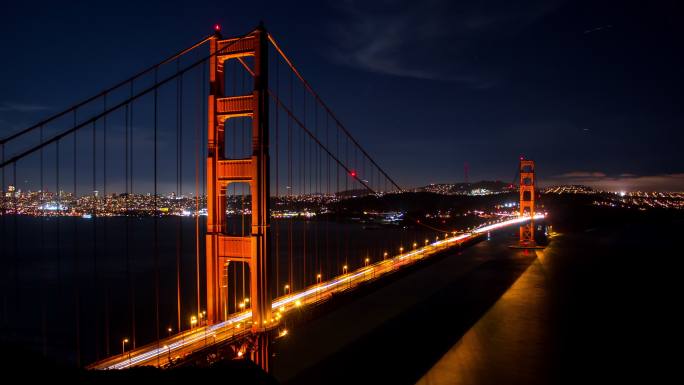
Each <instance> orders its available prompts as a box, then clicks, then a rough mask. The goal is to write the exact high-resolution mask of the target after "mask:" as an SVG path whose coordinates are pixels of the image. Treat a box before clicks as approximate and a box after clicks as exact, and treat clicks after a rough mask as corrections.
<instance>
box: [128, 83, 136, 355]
mask: <svg viewBox="0 0 684 385" xmlns="http://www.w3.org/2000/svg"><path fill="white" fill-rule="evenodd" d="M134 86H135V85H134V83H133V81H131V96H133V88H134ZM134 106H135V102H134V101H131V108H130V109H131V116H130V122H129V128H130V150H129V151H130V154H129V155H130V157H131V159H130V165H129V166H130V172H129V175H130V178H131V189H130V191H129V193H130V194H131V195H135V186H134V184H133V182H134V181H135V177H134V174H133V170H135V165H134V160H135V156H134V152H135V151H134V150H135V147H134V146H133V143H134V142H133V134H134V132H135V131H134V130H133V107H134ZM129 198H130V197H129ZM126 237H127V238H126V239H128V237H129V235H128V234H126ZM126 247H127V250H128V247H129V245H128V244H127V245H126ZM130 277H131V282H130V293H131V334H132V335H131V342H132V344H131V345H132V347H133V349H135V346H136V335H137V333H136V315H135V275H131V276H130Z"/></svg>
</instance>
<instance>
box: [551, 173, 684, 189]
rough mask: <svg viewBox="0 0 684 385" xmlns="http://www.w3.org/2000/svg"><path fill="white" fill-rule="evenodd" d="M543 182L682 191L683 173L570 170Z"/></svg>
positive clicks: (609, 187) (606, 187)
mask: <svg viewBox="0 0 684 385" xmlns="http://www.w3.org/2000/svg"><path fill="white" fill-rule="evenodd" d="M545 184H551V185H553V184H581V185H585V186H590V187H594V188H598V189H601V190H607V191H634V190H641V191H684V173H678V174H659V175H635V174H630V173H622V174H619V175H615V176H611V175H607V174H606V173H603V172H599V171H592V172H586V171H572V172H567V173H564V174H560V175H556V176H553V177H551V178H548V179H546V181H545Z"/></svg>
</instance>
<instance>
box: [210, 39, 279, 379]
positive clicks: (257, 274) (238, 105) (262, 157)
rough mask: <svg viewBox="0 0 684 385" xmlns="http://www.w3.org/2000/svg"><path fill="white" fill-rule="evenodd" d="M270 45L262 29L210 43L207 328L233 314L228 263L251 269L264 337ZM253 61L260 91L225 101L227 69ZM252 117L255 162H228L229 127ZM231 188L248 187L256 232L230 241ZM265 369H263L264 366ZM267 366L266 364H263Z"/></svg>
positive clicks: (267, 317) (257, 325) (255, 311)
mask: <svg viewBox="0 0 684 385" xmlns="http://www.w3.org/2000/svg"><path fill="white" fill-rule="evenodd" d="M267 44H268V41H267V33H266V30H265V29H264V28H263V27H262V26H260V27H258V28H257V29H255V30H254V31H253V32H252V33H251V34H249V35H247V36H246V37H242V38H230V39H222V37H221V35H220V34H219V33H218V32H217V33H216V34H215V35H214V36H213V37H212V38H211V40H210V52H211V58H210V61H209V87H210V88H209V101H208V114H209V118H208V127H207V129H208V135H207V139H208V158H207V235H206V274H207V277H206V295H207V322H208V323H210V324H213V323H217V322H220V321H223V320H224V318H225V314H226V313H227V311H225V310H226V309H225V308H224V307H225V306H227V303H228V302H227V301H224V299H225V298H222V297H225V296H227V292H226V291H222V290H220V283H221V277H222V276H223V275H224V273H225V271H226V269H227V266H228V263H230V262H235V263H246V264H247V266H248V269H249V281H250V288H249V290H250V293H249V295H250V297H249V298H250V307H251V310H252V321H253V327H252V330H253V331H254V332H258V333H260V332H264V331H266V330H267V329H269V326H270V325H269V324H270V323H271V322H270V321H271V295H270V290H269V284H268V277H269V264H268V247H269V222H270V219H269V151H268V146H269V144H268V116H269V115H268V104H269V103H268V95H267V90H268V75H267V74H268V67H267V65H268V57H267V53H268V45H267ZM246 57H252V58H253V63H254V64H253V66H252V68H251V70H250V72H251V73H252V75H253V79H254V89H253V91H252V92H251V93H250V94H247V95H233V96H226V95H225V72H224V68H225V63H226V61H228V60H240V61H241V63H242V64H243V65H245V66H246V67H247V66H248V65H247V63H246V60H244V59H243V58H246ZM242 117H249V118H251V121H252V151H251V157H249V158H245V159H227V158H226V149H225V126H226V122H227V121H228V120H230V119H234V118H242ZM231 183H248V184H249V189H250V194H251V211H252V213H251V232H250V235H248V236H244V237H242V236H230V235H229V234H228V232H227V223H226V222H227V220H226V190H227V187H228V185H229V184H231ZM260 364H261V363H260ZM262 366H263V364H262Z"/></svg>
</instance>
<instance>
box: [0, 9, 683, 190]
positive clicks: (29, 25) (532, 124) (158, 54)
mask: <svg viewBox="0 0 684 385" xmlns="http://www.w3.org/2000/svg"><path fill="white" fill-rule="evenodd" d="M682 10H683V7H682V5H677V2H676V1H668V2H659V1H652V2H641V3H640V4H634V5H632V4H628V3H627V2H622V1H616V2H609V1H574V2H572V1H483V2H466V1H447V0H433V1H377V2H373V1H327V0H325V1H319V2H311V3H306V2H286V1H273V2H267V1H261V2H259V1H240V2H232V1H226V0H223V1H211V0H204V1H197V2H181V1H174V0H169V1H159V2H154V1H136V2H123V1H110V2H93V1H90V2H81V3H79V2H54V1H51V2H47V1H46V2H40V1H30V2H23V1H21V2H20V1H11V2H5V3H4V4H3V6H2V11H1V12H0V42H1V44H2V49H3V53H2V62H1V64H0V69H1V71H0V85H1V87H0V136H4V135H6V134H8V133H10V132H12V131H14V130H17V129H20V128H22V127H24V126H27V125H29V124H31V123H34V122H36V121H37V120H39V119H40V118H43V117H45V116H48V115H50V114H51V113H55V112H58V111H60V110H61V109H63V108H65V107H67V106H68V105H70V104H72V103H75V102H77V101H79V100H81V99H83V98H85V97H87V96H90V95H91V94H94V93H96V92H98V91H100V90H102V89H104V88H105V87H107V86H109V85H111V84H113V83H115V82H117V81H119V80H122V79H124V78H126V77H128V76H129V75H131V74H133V73H134V72H136V71H138V70H140V69H142V68H144V67H146V66H149V65H151V64H153V63H155V62H157V61H158V60H159V59H161V58H162V57H165V56H168V55H169V54H171V53H173V52H175V51H177V50H179V49H181V48H183V47H185V46H187V45H189V44H191V43H192V42H194V41H196V40H198V39H199V38H201V37H202V36H204V35H206V34H208V33H210V32H211V27H212V25H213V24H214V23H220V24H221V25H222V26H223V31H224V35H226V36H228V35H239V34H243V33H245V32H247V31H249V30H250V29H251V28H253V27H254V26H256V25H257V24H258V23H259V21H260V20H263V21H264V23H265V25H266V27H267V28H268V29H269V31H270V32H271V33H273V34H274V36H276V38H277V39H278V40H279V41H280V43H281V44H282V45H283V46H284V47H285V49H286V50H287V52H288V53H289V55H290V56H291V57H292V58H293V59H294V60H295V63H296V64H297V65H298V67H299V68H300V69H301V70H302V72H303V74H304V76H305V77H307V78H308V80H309V81H310V82H311V83H312V85H313V86H314V88H315V89H316V90H317V91H318V92H319V94H320V95H321V96H322V97H323V98H324V99H325V100H326V101H327V103H328V104H329V105H330V106H331V107H332V108H333V109H334V110H335V111H336V113H337V115H338V116H339V117H340V118H341V120H342V121H343V122H345V124H346V126H347V127H348V128H349V129H350V130H351V131H352V133H353V134H354V135H355V136H356V137H357V138H358V139H359V141H360V142H361V143H362V144H363V145H364V146H365V147H366V148H367V149H368V150H369V152H370V153H371V154H373V155H374V156H375V158H376V159H377V160H378V161H379V162H380V164H381V165H384V167H385V168H386V169H387V170H388V172H389V173H390V174H391V175H392V176H394V177H395V179H397V180H398V182H399V183H400V184H402V185H404V186H418V185H424V184H427V183H434V182H455V181H461V180H463V178H464V170H463V168H464V163H465V162H468V163H469V165H470V180H471V181H472V180H480V179H499V180H504V181H512V180H513V177H514V175H515V169H516V161H517V159H518V157H519V156H520V155H525V156H526V157H529V158H532V159H534V160H536V161H537V162H538V172H539V176H540V179H541V182H542V183H544V184H552V183H585V184H590V185H594V186H599V187H605V188H609V189H658V190H684V151H682V150H681V146H682V143H684V130H682V128H683V126H684V109H682V107H681V106H682V89H684V87H683V86H684V77H683V73H684V72H683V70H682V69H683V68H684V59H683V57H682V36H684V33H683V32H684V31H683V30H684V23H682V22H681V20H682V18H683V17H684V12H682Z"/></svg>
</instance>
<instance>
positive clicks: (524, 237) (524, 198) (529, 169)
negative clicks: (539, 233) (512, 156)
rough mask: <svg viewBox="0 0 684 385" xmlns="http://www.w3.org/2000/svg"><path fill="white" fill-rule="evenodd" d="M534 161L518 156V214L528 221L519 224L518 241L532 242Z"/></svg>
mask: <svg viewBox="0 0 684 385" xmlns="http://www.w3.org/2000/svg"><path fill="white" fill-rule="evenodd" d="M534 186H535V180H534V161H533V160H527V159H523V158H520V215H529V216H530V221H529V222H527V223H524V224H522V225H520V243H521V244H534V198H535V196H534Z"/></svg>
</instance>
